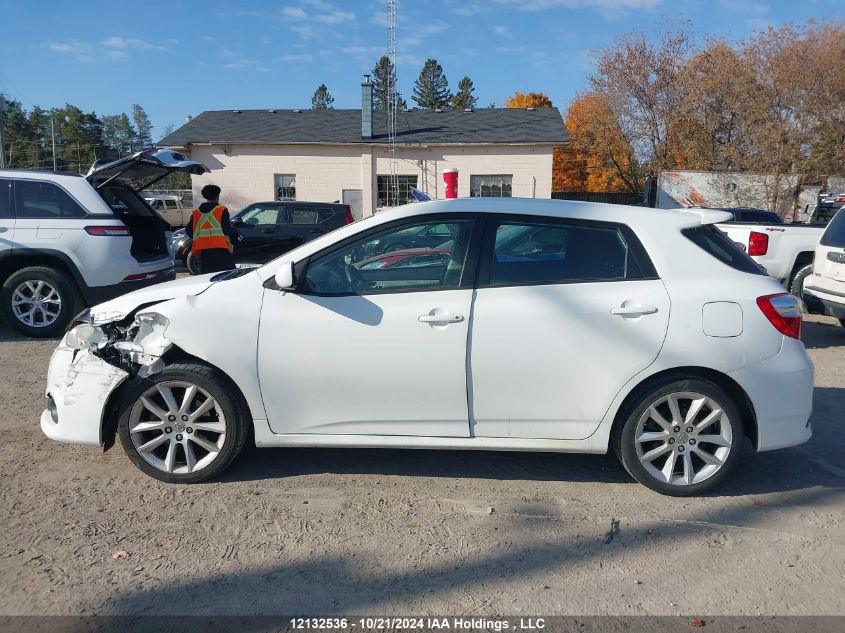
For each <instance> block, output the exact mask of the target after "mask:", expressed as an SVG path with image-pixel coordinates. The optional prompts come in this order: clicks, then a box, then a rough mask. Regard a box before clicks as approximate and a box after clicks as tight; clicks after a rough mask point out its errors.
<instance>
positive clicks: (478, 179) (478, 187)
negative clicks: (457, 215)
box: [469, 174, 513, 198]
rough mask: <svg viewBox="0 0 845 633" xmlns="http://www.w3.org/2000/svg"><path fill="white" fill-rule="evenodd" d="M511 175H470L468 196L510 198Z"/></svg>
mask: <svg viewBox="0 0 845 633" xmlns="http://www.w3.org/2000/svg"><path fill="white" fill-rule="evenodd" d="M512 185H513V176H512V175H510V174H501V175H498V176H470V177H469V197H470V198H510V197H511V195H512Z"/></svg>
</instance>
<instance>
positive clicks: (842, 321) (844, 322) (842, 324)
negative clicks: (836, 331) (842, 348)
mask: <svg viewBox="0 0 845 633" xmlns="http://www.w3.org/2000/svg"><path fill="white" fill-rule="evenodd" d="M839 325H841V326H842V327H845V319H839Z"/></svg>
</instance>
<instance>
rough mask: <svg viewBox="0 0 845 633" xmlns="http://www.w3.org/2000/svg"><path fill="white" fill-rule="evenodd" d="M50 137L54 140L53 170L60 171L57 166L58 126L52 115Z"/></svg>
mask: <svg viewBox="0 0 845 633" xmlns="http://www.w3.org/2000/svg"><path fill="white" fill-rule="evenodd" d="M50 138H51V139H52V141H53V171H59V168H58V167H57V166H56V126H55V124H54V123H53V117H52V116H51V117H50Z"/></svg>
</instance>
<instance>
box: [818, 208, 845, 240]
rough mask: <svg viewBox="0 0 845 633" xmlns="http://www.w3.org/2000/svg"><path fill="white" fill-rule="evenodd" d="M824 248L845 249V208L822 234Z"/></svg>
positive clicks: (834, 217)
mask: <svg viewBox="0 0 845 633" xmlns="http://www.w3.org/2000/svg"><path fill="white" fill-rule="evenodd" d="M821 245H822V246H833V247H834V248H845V208H843V209H842V210H840V211H839V212H837V214H836V215H835V216H833V219H832V220H831V221H830V224H828V225H827V229H825V232H824V233H823V234H822V239H821Z"/></svg>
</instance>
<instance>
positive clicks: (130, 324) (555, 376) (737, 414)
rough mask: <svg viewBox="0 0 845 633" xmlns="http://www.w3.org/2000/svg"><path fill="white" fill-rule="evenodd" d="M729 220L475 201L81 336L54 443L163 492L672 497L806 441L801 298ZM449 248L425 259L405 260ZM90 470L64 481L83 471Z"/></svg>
mask: <svg viewBox="0 0 845 633" xmlns="http://www.w3.org/2000/svg"><path fill="white" fill-rule="evenodd" d="M728 217H729V214H727V213H724V212H721V211H704V210H698V211H664V210H660V209H646V208H637V207H625V206H619V205H600V204H589V203H578V202H568V201H559V200H529V199H518V198H471V199H459V200H451V201H437V202H425V203H420V204H412V205H407V206H404V207H399V208H397V209H394V210H391V211H384V212H382V213H379V214H378V215H376V216H373V217H371V218H367V219H365V220H361V221H360V222H355V223H354V224H349V225H347V226H345V227H342V228H339V229H336V230H334V231H332V232H331V233H327V234H325V235H322V236H320V237H318V238H317V239H315V240H312V241H310V242H306V243H305V244H303V245H302V246H300V247H298V248H296V249H294V250H292V251H290V252H288V253H286V254H285V255H283V256H282V257H280V258H278V259H276V260H273V261H272V262H270V263H269V264H267V265H265V266H263V267H261V268H257V269H254V270H238V271H230V272H225V273H218V274H208V275H201V276H198V277H191V278H186V279H180V280H177V281H173V282H170V283H166V284H159V285H158V286H154V287H152V288H146V289H144V290H139V291H138V292H135V293H132V294H130V295H125V296H123V297H120V298H118V299H115V300H113V301H110V302H108V303H106V304H104V305H101V306H96V307H94V308H92V309H91V311H90V313H89V314H85V315H80V318H79V322H78V323H77V324H75V325H74V326H73V327H72V328H71V329H70V331H69V332H68V333H67V335H66V336H65V338H64V339H63V340H62V342H61V343H60V345H59V347H58V349H57V350H56V352H55V353H54V354H53V357H52V360H51V361H50V369H49V372H48V378H47V409H46V410H45V411H44V413H43V414H42V416H41V429H42V430H43V431H44V433H45V434H46V435H48V436H49V437H51V438H53V439H55V440H59V441H64V442H75V443H80V444H89V445H93V446H102V445H106V446H108V445H110V444H111V443H112V441H113V439H114V437H115V432H117V435H118V436H119V437H120V440H121V443H122V444H123V447H124V449H125V450H126V452H127V454H128V455H129V457H130V459H131V460H132V461H133V462H134V463H135V464H136V465H137V466H138V467H139V468H140V469H141V470H143V471H144V472H146V473H148V474H150V475H152V476H153V477H156V478H158V479H161V480H164V481H169V482H179V483H188V482H195V481H200V480H202V479H206V478H208V477H211V476H213V475H215V474H217V473H219V472H220V471H222V470H223V469H224V468H225V467H226V466H227V465H228V464H229V463H230V462H231V461H232V459H233V458H234V457H235V456H236V455H237V453H238V452H239V451H240V449H241V448H242V447H243V444H244V443H245V442H246V441H247V439H248V438H254V439H255V443H256V444H257V445H259V446H290V447H293V446H346V447H369V448H374V447H394V448H427V449H432V448H440V449H464V450H465V449H482V450H513V451H552V452H555V451H556V452H562V453H565V452H586V453H605V452H606V451H607V450H608V449H609V448H611V449H612V450H614V451H616V453H617V454H618V455H619V457H620V459H621V461H622V463H623V464H624V465H625V467H626V468H627V470H628V472H629V473H630V474H631V475H632V476H633V477H635V478H636V479H637V480H639V481H640V482H642V483H644V484H645V485H647V486H649V487H651V488H654V489H655V490H659V491H660V492H663V493H666V494H672V495H690V494H696V493H700V492H703V491H704V490H707V489H708V488H710V487H711V486H713V485H715V484H716V483H718V482H719V481H720V480H722V479H723V478H724V477H726V476H727V475H728V473H729V472H730V470H731V468H732V467H733V466H734V465H735V464H736V463H737V461H738V460H739V457H740V451H741V448H742V444H743V442H744V439H745V437H746V436H748V437H750V439H751V441H752V442H753V445H754V447H755V448H756V449H757V450H758V451H768V450H773V449H776V448H783V447H786V446H793V445H795V444H800V443H801V442H805V441H807V440H808V439H809V438H810V436H811V435H812V430H811V428H810V422H809V418H810V413H811V409H812V399H813V366H812V364H811V363H810V360H809V358H808V356H807V352H806V350H805V349H804V345H802V343H801V341H800V332H801V311H800V309H799V307H798V299H796V298H795V297H793V296H792V295H788V294H785V293H784V292H783V288H781V287H780V285H779V284H778V282H777V281H775V280H774V279H772V278H771V277H768V276H767V275H766V274H765V272H764V271H763V270H762V269H761V268H760V267H759V266H758V265H757V264H755V263H754V262H753V261H752V260H751V259H750V258H749V257H748V256H747V255H746V254H745V253H743V252H742V251H741V250H740V249H739V247H738V246H736V245H735V244H734V243H733V242H731V241H730V240H729V239H728V238H727V236H725V234H724V233H722V232H721V231H719V230H718V229H717V228H715V227H713V226H712V224H713V223H714V222H721V221H724V220H725V219H727V218H728ZM441 226H444V227H445V228H446V233H447V235H444V236H443V237H444V241H443V242H442V243H440V244H437V245H434V246H431V247H427V248H422V249H421V248H417V247H414V248H407V247H406V248H402V249H398V250H391V246H392V245H395V244H396V243H397V241H398V240H399V238H401V237H403V236H404V237H405V238H407V235H408V234H418V233H420V232H423V231H431V230H432V229H433V228H434V227H441ZM72 468H73V466H69V467H68V469H69V471H70V470H71V469H72Z"/></svg>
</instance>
